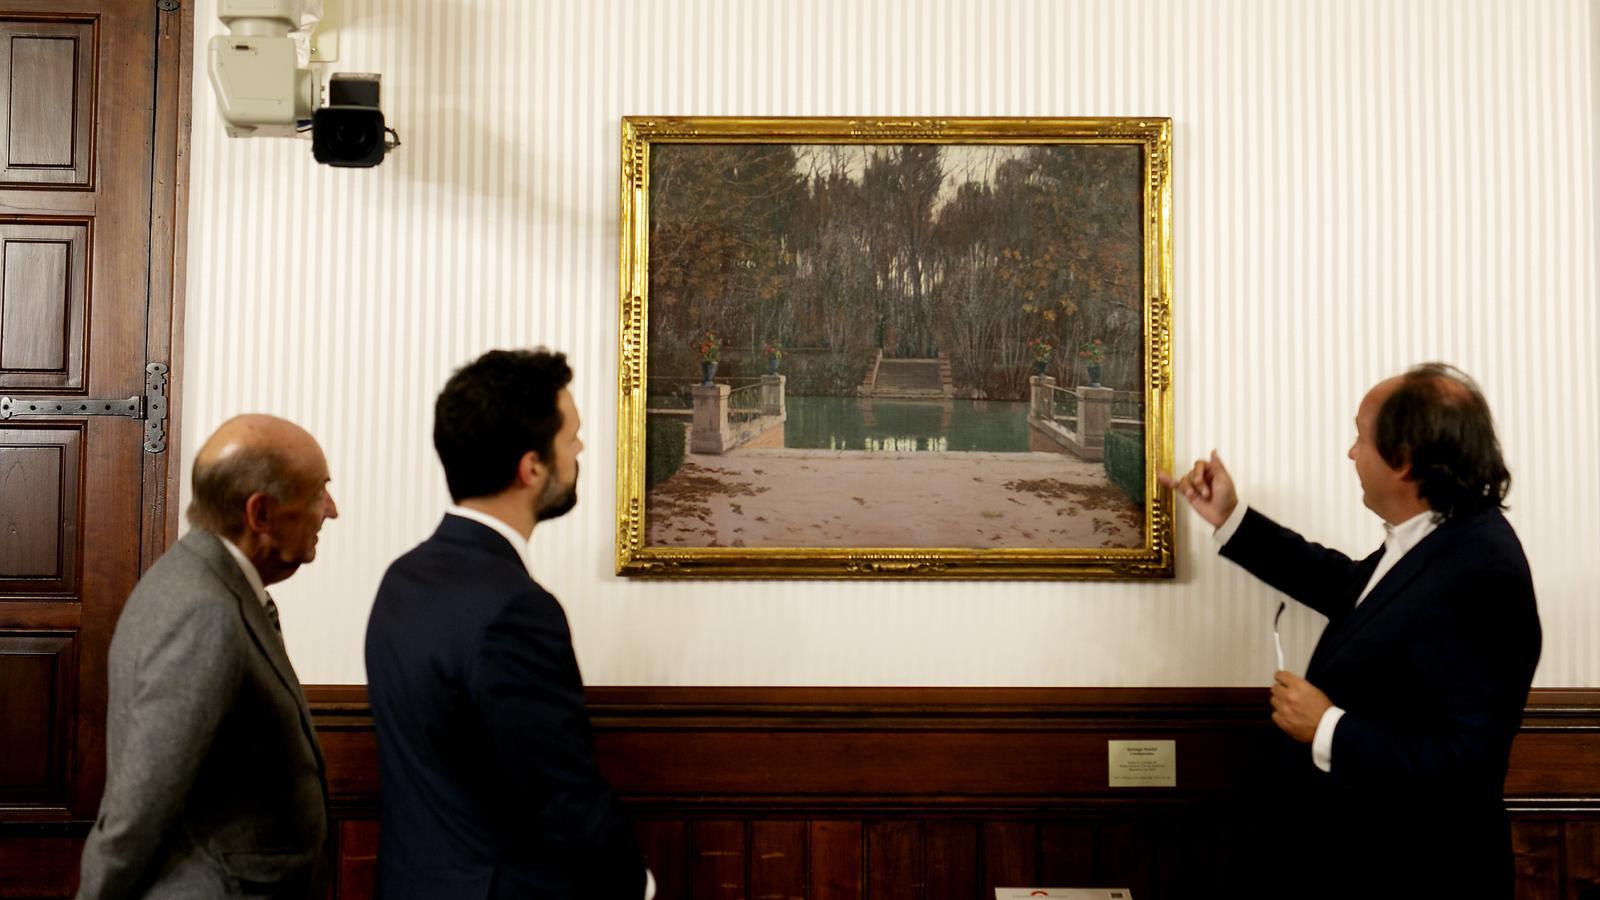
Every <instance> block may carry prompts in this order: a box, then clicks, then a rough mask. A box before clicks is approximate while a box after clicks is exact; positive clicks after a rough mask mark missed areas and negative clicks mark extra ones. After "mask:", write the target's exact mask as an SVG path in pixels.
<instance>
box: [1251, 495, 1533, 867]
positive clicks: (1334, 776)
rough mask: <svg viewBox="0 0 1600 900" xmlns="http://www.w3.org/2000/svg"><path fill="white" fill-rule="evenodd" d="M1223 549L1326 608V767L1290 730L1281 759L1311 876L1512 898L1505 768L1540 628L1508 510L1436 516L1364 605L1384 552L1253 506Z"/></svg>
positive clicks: (1288, 808) (1317, 659) (1322, 650)
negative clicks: (1336, 713)
mask: <svg viewBox="0 0 1600 900" xmlns="http://www.w3.org/2000/svg"><path fill="white" fill-rule="evenodd" d="M1222 554H1223V555H1224V556H1226V557H1228V558H1229V559H1232V560H1233V561H1235V562H1237V563H1239V564H1240V565H1241V566H1243V567H1244V568H1245V569H1247V570H1249V571H1250V572H1251V573H1252V574H1254V575H1255V576H1256V577H1258V578H1260V579H1261V580H1263V581H1265V582H1266V583H1268V584H1270V585H1272V586H1273V587H1275V588H1277V589H1278V590H1280V591H1283V592H1284V593H1286V594H1288V595H1289V596H1291V597H1293V598H1294V599H1296V600H1298V601H1300V602H1301V603H1304V604H1306V605H1307V606H1310V607H1312V608H1313V609H1316V610H1317V611H1318V612H1321V613H1322V614H1324V615H1326V616H1327V617H1328V626H1327V628H1326V629H1325V630H1324V631H1323V633H1322V638H1321V640H1319V641H1318V642H1317V647H1316V650H1315V652H1313V653H1312V656H1311V662H1310V664H1309V665H1308V666H1307V669H1306V679H1307V680H1308V681H1310V682H1311V683H1312V684H1314V685H1316V686H1317V687H1318V688H1320V689H1321V690H1322V691H1323V692H1324V693H1326V694H1327V695H1328V698H1329V699H1330V700H1332V701H1333V703H1334V704H1335V705H1337V706H1339V707H1341V708H1343V709H1344V710H1345V715H1344V717H1343V718H1342V719H1340V721H1339V724H1338V726H1337V728H1336V729H1335V730H1334V738H1333V766H1332V769H1333V771H1332V772H1331V773H1323V772H1322V771H1321V770H1319V769H1317V768H1316V766H1315V764H1314V763H1313V762H1312V761H1311V752H1310V748H1309V747H1307V746H1306V745H1304V744H1298V743H1293V742H1291V741H1288V740H1287V738H1285V739H1284V740H1285V746H1284V748H1283V751H1284V755H1283V756H1282V757H1281V761H1282V763H1283V770H1282V772H1281V775H1282V777H1283V780H1282V783H1281V786H1282V787H1283V788H1284V789H1286V790H1288V791H1289V792H1290V794H1291V796H1290V797H1289V798H1286V802H1284V803H1283V804H1282V806H1281V809H1282V812H1283V813H1284V814H1285V815H1286V816H1288V817H1289V819H1290V821H1291V822H1292V825H1291V826H1290V827H1289V828H1286V829H1285V838H1286V840H1287V841H1289V842H1292V843H1294V844H1295V846H1296V847H1299V848H1301V849H1302V850H1303V854H1300V855H1303V856H1305V857H1306V858H1307V861H1308V862H1309V863H1310V864H1312V865H1316V864H1317V861H1319V860H1320V863H1321V869H1322V874H1318V875H1315V876H1313V877H1317V878H1319V879H1323V883H1325V884H1327V885H1328V886H1329V890H1330V893H1332V892H1344V893H1346V894H1347V895H1349V896H1368V897H1370V896H1379V895H1380V894H1379V893H1374V892H1375V891H1382V890H1387V889H1393V890H1395V891H1396V892H1397V893H1398V892H1400V891H1402V890H1409V891H1423V892H1424V893H1421V894H1416V896H1463V897H1510V896H1511V895H1512V879H1513V869H1512V857H1511V842H1510V833H1509V829H1508V826H1507V820H1506V815H1505V804H1504V799H1503V794H1504V787H1505V777H1506V765H1507V761H1508V759H1509V756H1510V752H1511V742H1512V739H1513V738H1514V737H1515V736H1516V733H1517V729H1518V727H1519V725H1520V723H1521V720H1522V710H1523V707H1524V705H1525V704H1526V702H1527V697H1528V687H1529V685H1530V684H1531V683H1532V680H1533V671H1534V667H1535V666H1536V665H1537V664H1538V662H1539V649H1540V639H1541V636H1540V628H1539V614H1538V610H1537V608H1536V606H1535V602H1534V594H1533V581H1532V578H1531V576H1530V574H1529V572H1528V563H1527V559H1526V558H1525V557H1524V555H1523V552H1522V545H1521V543H1520V542H1519V541H1518V540H1517V536H1516V534H1515V532H1513V531H1512V529H1511V526H1510V524H1509V523H1507V522H1506V520H1505V518H1504V517H1503V516H1501V514H1500V513H1499V511H1498V510H1489V511H1485V512H1481V513H1476V514H1469V515H1465V516H1457V517H1453V518H1451V519H1448V520H1446V521H1444V522H1442V523H1440V525H1439V526H1438V527H1437V528H1436V529H1435V530H1434V531H1433V532H1432V533H1430V534H1429V535H1428V536H1427V537H1425V538H1424V539H1423V540H1422V541H1421V542H1420V543H1418V544H1417V545H1416V546H1415V547H1413V548H1412V549H1411V551H1410V552H1409V553H1407V554H1406V555H1405V556H1403V557H1401V559H1400V561H1399V562H1398V563H1397V564H1396V565H1395V566H1394V567H1393V568H1392V569H1390V570H1389V571H1388V572H1387V573H1386V574H1385V575H1384V577H1383V578H1382V579H1381V580H1380V581H1379V582H1378V583H1377V584H1376V585H1375V586H1374V587H1373V590H1372V593H1371V594H1369V595H1368V596H1367V598H1366V599H1365V600H1363V601H1361V604H1360V605H1359V606H1357V605H1356V600H1357V598H1358V597H1359V596H1360V594H1361V592H1362V590H1363V589H1364V588H1365V587H1366V584H1367V582H1368V580H1370V579H1371V577H1372V573H1373V572H1374V571H1375V570H1376V568H1377V565H1378V561H1379V559H1380V558H1381V556H1382V550H1381V548H1380V550H1379V551H1378V552H1376V553H1374V554H1372V555H1371V556H1368V557H1367V558H1366V559H1363V560H1360V561H1356V560H1352V559H1350V558H1349V557H1346V556H1345V555H1344V554H1342V553H1339V552H1337V551H1335V550H1330V549H1328V548H1326V547H1322V546H1320V545H1317V544H1313V543H1311V542H1309V541H1306V540H1305V539H1304V538H1302V537H1300V536H1299V535H1298V534H1295V533H1294V532H1292V531H1290V530H1288V529H1286V528H1283V527H1281V526H1279V525H1277V524H1276V523H1274V522H1273V521H1272V520H1270V519H1268V518H1267V517H1265V516H1263V515H1261V514H1259V513H1257V512H1255V511H1254V510H1251V511H1249V512H1248V513H1247V514H1246V516H1245V519H1244V521H1243V523H1242V524H1241V525H1240V528H1239V530H1238V531H1237V532H1236V533H1235V534H1234V536H1233V538H1232V539H1231V540H1229V542H1228V543H1227V545H1225V546H1224V547H1223V548H1222ZM1291 745H1292V746H1291ZM1302 838H1308V839H1309V840H1304V841H1302V840H1301V839H1302ZM1315 871H1316V870H1315V869H1313V870H1311V871H1304V870H1302V874H1303V875H1312V873H1313V872H1315ZM1325 875H1327V876H1332V878H1331V879H1329V878H1324V876H1325ZM1349 892H1354V893H1349Z"/></svg>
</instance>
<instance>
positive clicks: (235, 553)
mask: <svg viewBox="0 0 1600 900" xmlns="http://www.w3.org/2000/svg"><path fill="white" fill-rule="evenodd" d="M217 540H219V541H221V542H222V546H224V547H226V548H228V555H229V556H231V557H233V561H234V562H236V563H238V564H239V571H241V572H243V573H244V580H245V581H248V582H249V583H250V590H252V591H254V592H255V595H256V602H257V603H260V604H261V608H262V609H266V607H267V586H266V585H264V584H262V583H261V573H260V572H257V571H256V564H255V563H253V562H251V561H250V558H249V557H248V556H245V555H244V551H243V550H240V549H239V548H238V547H237V546H235V545H234V543H233V541H230V540H228V539H227V538H225V537H223V536H222V535H220V534H219V535H217Z"/></svg>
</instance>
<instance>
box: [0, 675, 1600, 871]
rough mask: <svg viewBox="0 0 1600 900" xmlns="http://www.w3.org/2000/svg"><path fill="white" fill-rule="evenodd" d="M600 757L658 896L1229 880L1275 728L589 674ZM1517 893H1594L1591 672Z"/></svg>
mask: <svg viewBox="0 0 1600 900" xmlns="http://www.w3.org/2000/svg"><path fill="white" fill-rule="evenodd" d="M307 694H308V696H309V697H310V699H311V702H312V707H313V711H314V713H315V715H316V719H317V727H318V734H319V736H320V738H321V740H322V744H323V748H324V751H325V755H326V757H327V760H328V777H329V785H330V788H331V791H332V795H333V816H334V827H333V835H332V838H331V841H332V843H333V845H334V848H333V849H334V859H335V878H334V879H333V883H332V884H331V885H330V888H329V893H330V896H332V897H338V898H340V900H355V898H366V897H371V896H372V886H373V872H374V865H375V863H376V859H377V848H378V826H377V821H376V818H377V792H378V776H377V755H376V745H375V742H374V736H373V730H372V721H371V717H370V714H369V712H368V709H367V704H366V692H365V689H363V688H361V687H331V686H325V687H318V686H313V687H310V688H308V689H307ZM590 708H591V711H592V713H593V716H594V720H595V726H596V739H597V742H598V748H599V753H600V759H601V766H602V767H603V768H604V770H605V772H606V774H607V776H608V777H609V778H610V779H611V781H612V783H613V784H614V785H615V786H616V788H617V790H618V792H619V793H620V794H621V795H622V796H623V798H624V800H625V802H626V803H627V805H628V806H629V808H630V809H631V810H632V812H633V813H634V815H635V816H636V817H637V819H638V827H639V836H640V840H641V843H642V844H643V845H644V847H645V852H646V854H647V856H648V857H649V860H650V865H651V867H652V868H653V869H654V871H655V874H656V877H657V881H658V884H659V886H660V893H659V895H658V896H659V897H660V898H661V900H675V898H676V900H681V898H690V897H694V898H723V897H726V898H730V900H731V898H750V900H780V898H781V900H790V898H809V900H834V898H851V900H865V898H872V900H880V898H900V897H905V898H946V897H948V898H973V897H983V896H988V897H992V896H993V893H992V891H991V888H992V887H993V886H994V885H1040V884H1055V885H1116V886H1122V887H1128V888H1131V889H1132V890H1133V892H1134V896H1135V897H1137V898H1139V900H1158V898H1159V900H1166V898H1186V897H1195V898H1208V897H1216V896H1222V895H1223V885H1224V878H1225V877H1226V876H1225V874H1224V873H1226V872H1229V871H1231V870H1232V869H1233V868H1234V867H1235V866H1237V864H1239V863H1240V862H1248V860H1249V856H1248V855H1249V854H1250V853H1251V852H1252V844H1251V843H1250V842H1248V841H1246V840H1244V839H1242V838H1241V837H1240V835H1241V823H1240V822H1239V821H1238V820H1237V818H1236V816H1235V812H1236V811H1237V810H1238V808H1239V804H1238V803H1237V798H1238V795H1239V793H1240V792H1241V790H1242V786H1243V785H1245V784H1246V783H1248V782H1249V781H1250V780H1251V773H1252V770H1253V766H1254V764H1255V761H1256V760H1257V759H1258V758H1259V754H1260V751H1261V748H1262V747H1263V744H1264V742H1265V741H1266V739H1268V738H1269V737H1270V736H1271V731H1270V729H1271V726H1270V724H1269V723H1268V722H1267V716H1266V708H1267V694H1266V691H1265V690H1261V689H1233V688H1225V689H1216V688H1172V689H1072V688H1048V689H1012V688H997V689H991V688H893V689H889V688H631V687H615V688H594V689H592V690H591V691H590ZM1113 739H1130V740H1143V739H1165V740H1174V741H1176V742H1177V748H1178V761H1177V768H1178V786H1177V787H1175V788H1111V787H1108V786H1107V774H1108V772H1107V751H1106V741H1107V740H1113ZM1506 796H1507V801H1508V804H1509V806H1510V807H1511V809H1512V810H1513V822H1514V825H1513V827H1514V834H1513V843H1514V846H1515V849H1516V853H1517V865H1518V869H1519V884H1518V896H1519V897H1521V898H1527V900H1547V898H1548V900H1591V898H1596V897H1600V690H1541V691H1535V692H1534V693H1533V695H1532V697H1530V699H1529V706H1528V712H1527V715H1526V717H1525V719H1524V722H1523V728H1522V733H1521V735H1520V736H1519V737H1518V739H1517V743H1516V746H1515V748H1514V750H1513V753H1512V761H1511V771H1510V774H1509V776H1508V777H1507V780H1506ZM86 829H87V823H83V822H79V823H73V824H68V825H60V824H55V825H47V824H40V825H35V826H31V827H30V826H21V825H15V826H9V827H5V828H4V830H0V897H63V896H70V895H71V892H72V888H73V887H74V886H75V884H76V876H77V858H78V857H77V854H78V848H79V847H81V844H82V834H83V833H84V832H85V831H86Z"/></svg>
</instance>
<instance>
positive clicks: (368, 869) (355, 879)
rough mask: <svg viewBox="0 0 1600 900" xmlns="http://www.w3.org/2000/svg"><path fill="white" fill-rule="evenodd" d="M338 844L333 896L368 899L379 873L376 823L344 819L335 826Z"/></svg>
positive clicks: (359, 899) (346, 899)
mask: <svg viewBox="0 0 1600 900" xmlns="http://www.w3.org/2000/svg"><path fill="white" fill-rule="evenodd" d="M337 841H338V844H337V846H338V848H339V850H338V865H337V867H336V868H335V876H334V893H335V896H338V897H340V898H342V900H370V898H371V897H372V896H373V894H374V891H373V885H374V884H375V883H376V878H377V872H378V823H377V822H374V821H372V820H370V819H346V820H345V821H343V822H340V823H338V831H337Z"/></svg>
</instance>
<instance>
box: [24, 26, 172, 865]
mask: <svg viewBox="0 0 1600 900" xmlns="http://www.w3.org/2000/svg"><path fill="white" fill-rule="evenodd" d="M160 5H163V4H158V3H157V2H155V0H137V2H135V0H0V394H3V395H5V396H8V397H11V398H13V404H12V408H13V409H20V408H23V407H25V406H27V404H28V403H29V401H30V399H38V398H44V397H62V398H68V399H69V400H72V399H74V398H82V399H84V400H87V399H108V400H109V399H126V398H128V397H133V396H136V395H142V394H143V393H144V392H145V365H146V363H150V362H160V363H167V364H169V365H170V364H171V363H172V359H171V344H172V341H171V335H172V331H173V329H174V328H175V327H177V326H178V323H179V322H181V319H179V318H178V317H177V316H176V315H175V313H174V296H173V280H172V278H171V276H170V273H171V271H172V269H173V266H174V264H175V255H176V254H179V253H181V246H182V243H181V239H179V240H174V239H173V235H172V232H173V230H174V229H175V226H174V224H173V221H174V220H173V209H174V208H175V207H176V206H179V205H181V200H179V199H175V195H176V193H177V192H178V190H179V187H178V173H179V161H180V159H181V158H182V156H183V155H184V154H183V153H182V152H181V151H180V148H181V147H182V146H185V145H186V143H187V136H186V133H185V132H184V131H183V130H182V127H181V125H180V124H179V123H181V122H183V121H185V119H184V117H183V116H182V113H183V109H179V108H177V107H179V106H181V102H180V100H179V90H178V87H179V85H180V84H181V87H182V90H184V91H186V90H187V85H188V79H187V66H188V62H189V60H188V56H187V54H186V53H184V52H182V50H181V48H180V47H179V42H178V41H177V40H176V39H175V35H176V34H177V33H182V34H185V35H187V34H188V33H189V32H188V30H187V28H186V27H185V26H184V23H186V22H189V21H192V18H185V17H186V16H187V17H192V12H190V11H188V10H186V9H184V8H182V7H181V6H180V7H179V8H178V9H176V10H161V9H160V8H159V7H160ZM163 65H165V66H168V67H173V68H175V69H177V81H176V83H175V82H174V75H173V74H171V73H168V74H166V75H164V76H163V78H161V79H158V70H159V69H160V67H161V66H163ZM158 85H160V86H161V87H163V88H164V90H158ZM158 122H159V123H165V127H167V128H170V129H171V130H172V131H173V134H172V135H163V136H160V137H159V138H158V136H157V134H156V129H157V127H158ZM153 173H155V174H156V175H157V176H158V179H156V180H153V177H152V175H153ZM158 220H159V222H160V226H161V228H162V229H165V230H164V231H163V232H162V233H158ZM180 238H181V233H180ZM157 272H161V273H167V274H164V275H163V276H162V277H156V276H155V274H154V273H157ZM152 326H153V327H152ZM62 407H63V408H62V409H61V410H60V411H59V412H56V411H54V410H51V413H52V414H51V415H49V416H47V417H42V418H41V417H26V418H11V419H9V420H4V421H0V824H4V823H6V822H34V823H37V822H48V821H63V820H67V821H76V822H80V823H85V822H87V821H88V820H90V819H92V818H93V817H94V815H95V811H96V808H97V806H98V804H99V798H100V791H101V789H102V786H103V784H104V779H105V773H104V769H105V699H106V680H105V679H106V652H107V649H108V648H109V645H110V641H111V634H112V631H113V629H114V627H115V625H116V620H117V615H118V613H119V612H120V610H121V609H122V604H123V602H124V601H125V600H126V599H127V596H128V594H129V592H130V591H131V590H132V589H133V586H134V584H135V583H136V582H137V580H138V578H139V575H140V574H141V570H142V568H143V566H145V565H148V564H149V562H150V561H153V560H154V559H155V558H156V557H157V556H159V555H160V553H161V551H162V550H164V549H165V547H166V543H167V541H168V540H169V535H170V533H171V530H172V529H171V525H173V524H175V522H174V521H173V517H171V516H170V515H169V514H168V511H167V505H166V497H165V491H166V489H167V487H168V485H169V484H170V483H171V479H170V477H169V475H170V473H169V472H168V466H169V458H168V457H169V456H170V455H171V451H167V452H164V453H158V454H152V453H147V452H145V451H144V449H143V444H144V423H143V422H142V421H140V420H138V419H133V418H126V417H120V416H92V417H91V416H83V415H72V414H71V413H72V412H73V411H74V406H73V404H72V403H71V402H69V403H66V404H63V405H62ZM174 437H175V436H174V435H172V434H171V431H170V429H169V432H168V438H169V441H168V445H169V446H171V447H176V441H175V440H174ZM151 510H159V511H160V512H159V513H158V514H152V512H151ZM4 844H5V833H4V832H3V831H0V855H4V854H5V852H6V851H5V846H4Z"/></svg>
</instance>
